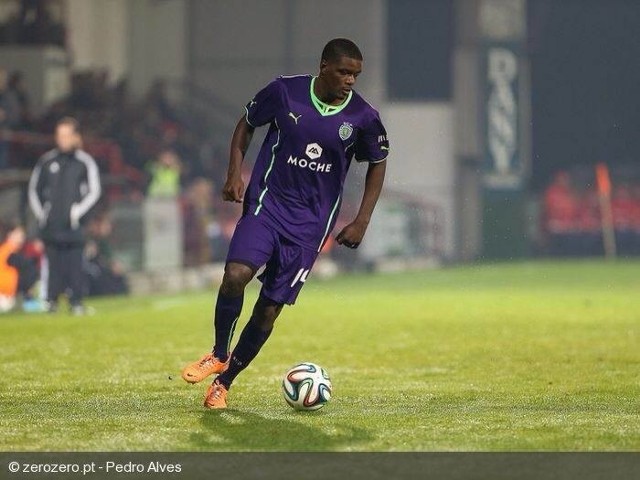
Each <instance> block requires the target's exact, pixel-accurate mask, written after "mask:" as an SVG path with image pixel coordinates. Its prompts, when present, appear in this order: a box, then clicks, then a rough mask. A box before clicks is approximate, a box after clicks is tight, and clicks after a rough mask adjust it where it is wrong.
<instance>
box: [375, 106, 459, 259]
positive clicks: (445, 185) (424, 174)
mask: <svg viewBox="0 0 640 480" xmlns="http://www.w3.org/2000/svg"><path fill="white" fill-rule="evenodd" d="M453 114H454V111H453V108H452V106H451V105H450V104H449V103H434V102H425V103H413V102H412V103H392V104H389V105H387V106H386V108H385V118H386V125H387V129H388V131H389V138H390V142H391V156H390V158H389V164H388V166H387V169H388V170H387V171H388V180H387V188H388V189H393V190H395V191H399V192H404V193H409V194H412V195H415V196H417V197H420V198H421V199H422V200H423V201H424V202H426V203H428V204H431V205H434V206H437V207H438V208H439V209H441V210H442V213H443V220H444V222H443V225H442V227H443V229H444V230H443V247H444V253H445V255H446V256H447V257H453V256H455V254H456V228H457V226H456V185H455V184H456V165H455V161H454V158H455V157H454V120H453V118H454V117H453Z"/></svg>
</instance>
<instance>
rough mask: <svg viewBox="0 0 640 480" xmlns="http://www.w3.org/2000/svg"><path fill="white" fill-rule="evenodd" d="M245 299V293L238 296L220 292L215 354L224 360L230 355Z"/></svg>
mask: <svg viewBox="0 0 640 480" xmlns="http://www.w3.org/2000/svg"><path fill="white" fill-rule="evenodd" d="M243 300H244V293H243V294H242V295H240V296H238V297H228V296H226V295H223V294H222V293H220V292H218V300H217V301H216V313H215V320H214V322H213V323H214V326H215V330H216V334H215V342H216V343H215V346H214V347H213V355H214V356H215V357H216V358H218V359H219V360H221V361H223V362H225V361H226V360H227V358H228V357H229V348H230V345H231V339H232V338H233V331H234V330H235V328H236V322H237V321H238V317H239V316H240V312H241V311H242V302H243Z"/></svg>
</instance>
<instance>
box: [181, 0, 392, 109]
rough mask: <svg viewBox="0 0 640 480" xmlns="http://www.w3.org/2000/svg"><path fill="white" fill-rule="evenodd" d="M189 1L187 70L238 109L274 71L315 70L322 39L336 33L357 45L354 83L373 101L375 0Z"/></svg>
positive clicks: (378, 25)
mask: <svg viewBox="0 0 640 480" xmlns="http://www.w3.org/2000/svg"><path fill="white" fill-rule="evenodd" d="M190 7H191V21H190V29H189V36H190V40H189V43H190V45H191V47H190V61H189V69H190V72H191V75H192V78H193V79H194V80H196V82H197V83H198V84H200V85H202V86H204V87H207V88H210V89H213V91H214V92H216V93H217V94H218V95H219V96H223V97H224V98H225V99H226V100H227V101H228V102H229V103H230V104H232V105H237V106H238V111H239V112H241V110H242V105H244V104H245V103H246V102H247V100H248V99H249V98H251V96H252V95H253V94H254V93H255V92H256V91H257V90H258V89H259V88H261V87H262V86H264V85H265V84H266V83H267V82H269V81H270V80H271V79H273V78H275V77H276V76H277V75H282V74H295V73H316V72H317V69H318V65H319V62H320V53H321V50H322V47H323V46H324V44H325V43H326V42H327V41H328V40H330V39H331V38H334V37H338V36H346V37H349V38H351V39H353V40H354V41H355V42H356V43H358V44H360V45H361V46H362V48H363V54H364V57H365V62H364V74H363V75H362V77H361V79H360V80H359V85H358V89H359V90H360V91H362V92H363V93H364V94H365V95H366V96H367V98H369V99H371V101H372V102H373V103H376V104H379V102H380V100H381V99H382V98H383V97H384V92H385V86H384V84H385V82H384V38H385V34H384V31H385V30H384V28H385V26H384V2H383V1H382V0H354V1H351V2H343V1H340V0H326V1H323V2H317V1H312V0H271V1H269V2H264V1H257V0H236V1H229V0H192V2H191V3H190ZM354 19H358V20H357V21H354Z"/></svg>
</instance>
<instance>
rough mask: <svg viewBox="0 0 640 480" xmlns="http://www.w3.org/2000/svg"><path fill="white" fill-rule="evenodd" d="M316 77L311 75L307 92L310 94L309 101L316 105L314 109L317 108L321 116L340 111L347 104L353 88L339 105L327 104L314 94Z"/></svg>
mask: <svg viewBox="0 0 640 480" xmlns="http://www.w3.org/2000/svg"><path fill="white" fill-rule="evenodd" d="M316 78H318V77H311V84H310V86H309V94H310V95H311V103H313V106H314V107H316V110H318V112H319V113H320V115H322V116H323V117H327V116H329V115H335V114H336V113H340V112H341V111H342V109H343V108H344V107H346V106H347V105H348V104H349V100H351V97H352V95H353V90H352V91H350V92H349V96H348V97H347V99H346V100H345V101H344V102H342V103H341V104H340V105H329V104H328V103H325V102H323V101H322V100H320V99H319V98H318V97H317V96H316V93H315V92H314V91H313V86H314V85H315V83H316Z"/></svg>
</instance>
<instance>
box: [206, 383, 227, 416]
mask: <svg viewBox="0 0 640 480" xmlns="http://www.w3.org/2000/svg"><path fill="white" fill-rule="evenodd" d="M228 392H229V391H228V390H227V389H226V387H225V386H224V385H222V384H221V383H220V382H219V381H218V380H214V381H213V383H212V384H211V385H210V386H209V389H208V390H207V396H206V397H205V398H204V406H205V407H206V408H208V409H211V410H215V409H222V408H227V393H228Z"/></svg>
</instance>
